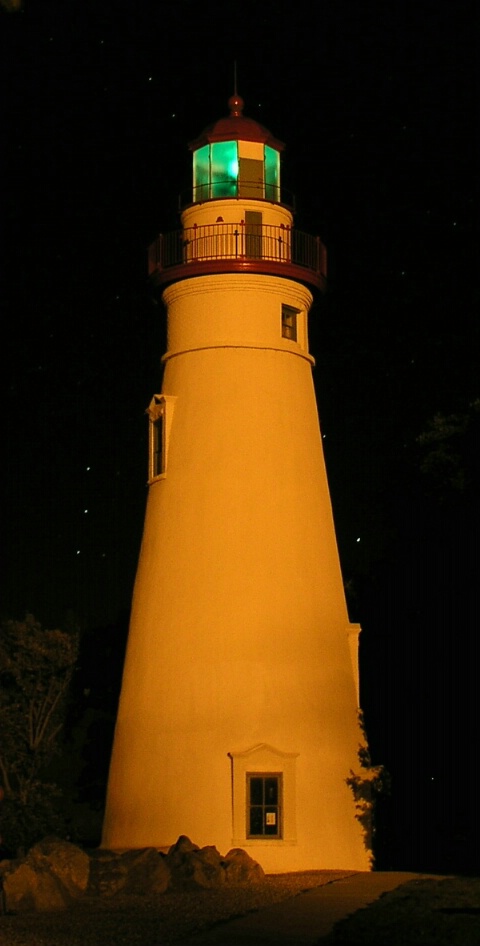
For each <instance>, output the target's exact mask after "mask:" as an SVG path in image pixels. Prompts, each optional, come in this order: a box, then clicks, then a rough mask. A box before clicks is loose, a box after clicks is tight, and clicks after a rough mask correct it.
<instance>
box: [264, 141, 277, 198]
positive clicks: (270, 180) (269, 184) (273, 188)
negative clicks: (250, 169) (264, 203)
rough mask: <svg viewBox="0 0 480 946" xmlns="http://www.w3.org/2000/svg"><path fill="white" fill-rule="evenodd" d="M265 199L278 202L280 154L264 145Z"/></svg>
mask: <svg viewBox="0 0 480 946" xmlns="http://www.w3.org/2000/svg"><path fill="white" fill-rule="evenodd" d="M265 197H266V198H267V200H280V154H279V153H278V151H275V150H274V149H273V148H269V147H268V145H265Z"/></svg>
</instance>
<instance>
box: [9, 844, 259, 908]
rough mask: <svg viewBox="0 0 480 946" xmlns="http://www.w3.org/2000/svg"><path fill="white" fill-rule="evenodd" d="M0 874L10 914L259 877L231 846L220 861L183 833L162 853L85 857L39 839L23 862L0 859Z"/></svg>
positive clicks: (101, 853)
mask: <svg viewBox="0 0 480 946" xmlns="http://www.w3.org/2000/svg"><path fill="white" fill-rule="evenodd" d="M0 873H1V874H2V876H3V882H4V889H5V901H6V908H7V910H8V911H14V912H17V911H18V912H21V911H25V910H39V911H47V910H66V909H67V908H68V907H70V906H71V905H72V904H73V903H74V902H75V900H78V899H79V898H80V897H82V896H83V895H84V894H85V893H86V892H87V893H88V894H89V895H92V896H100V897H112V896H114V895H115V894H116V893H119V892H120V891H122V892H123V893H126V894H162V893H165V891H166V890H167V889H168V888H169V887H176V888H180V889H184V890H198V889H205V888H218V887H221V886H223V885H224V884H229V885H234V884H258V883H261V882H262V881H263V880H264V879H265V874H264V872H263V870H262V868H261V867H260V864H258V863H257V862H256V861H254V860H253V859H252V858H251V857H250V856H249V855H248V854H247V853H246V851H243V850H242V849H240V848H234V849H233V850H231V851H229V852H228V854H227V855H226V856H225V857H222V856H221V854H219V852H218V851H217V848H216V847H213V845H209V846H206V847H203V848H200V847H199V846H198V844H194V843H193V842H192V841H191V840H190V838H188V837H187V836H186V835H181V836H180V837H179V838H178V841H177V842H176V843H175V844H174V845H172V847H171V848H170V850H169V851H168V854H167V855H165V854H161V853H159V852H158V851H157V850H156V848H144V849H143V850H135V851H124V852H123V853H122V852H118V851H109V850H106V849H99V850H94V851H90V852H89V854H87V853H86V852H85V851H83V850H82V849H81V848H78V847H76V845H74V844H71V843H70V842H68V841H62V840H61V839H59V838H45V840H43V841H40V842H39V843H38V844H35V845H34V847H32V848H31V850H30V851H29V852H28V854H27V857H26V858H24V859H23V860H21V861H20V860H17V861H3V862H2V864H1V868H0Z"/></svg>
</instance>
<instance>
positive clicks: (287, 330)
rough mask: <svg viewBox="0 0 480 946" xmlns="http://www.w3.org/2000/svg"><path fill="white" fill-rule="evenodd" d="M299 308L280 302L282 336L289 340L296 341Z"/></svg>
mask: <svg viewBox="0 0 480 946" xmlns="http://www.w3.org/2000/svg"><path fill="white" fill-rule="evenodd" d="M300 312H301V309H296V308H295V307H294V306H293V305H288V303H286V302H282V338H286V339H287V341H289V342H297V341H298V316H299V315H300Z"/></svg>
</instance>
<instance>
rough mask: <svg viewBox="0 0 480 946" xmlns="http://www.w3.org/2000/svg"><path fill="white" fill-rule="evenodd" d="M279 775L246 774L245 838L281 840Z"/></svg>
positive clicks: (280, 777) (280, 780)
mask: <svg viewBox="0 0 480 946" xmlns="http://www.w3.org/2000/svg"><path fill="white" fill-rule="evenodd" d="M281 787H282V776H281V775H280V774H271V773H269V774H268V775H260V774H258V773H257V772H255V773H253V772H251V773H247V826H248V828H247V836H248V837H249V838H281V836H282V831H281Z"/></svg>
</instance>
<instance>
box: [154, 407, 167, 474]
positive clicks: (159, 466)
mask: <svg viewBox="0 0 480 946" xmlns="http://www.w3.org/2000/svg"><path fill="white" fill-rule="evenodd" d="M163 421H164V414H163V411H162V413H161V414H160V415H159V416H158V417H157V418H156V420H153V421H152V425H151V435H152V441H153V442H152V470H151V476H152V477H154V476H161V475H162V473H165V466H164V459H165V449H164V422H163Z"/></svg>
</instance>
